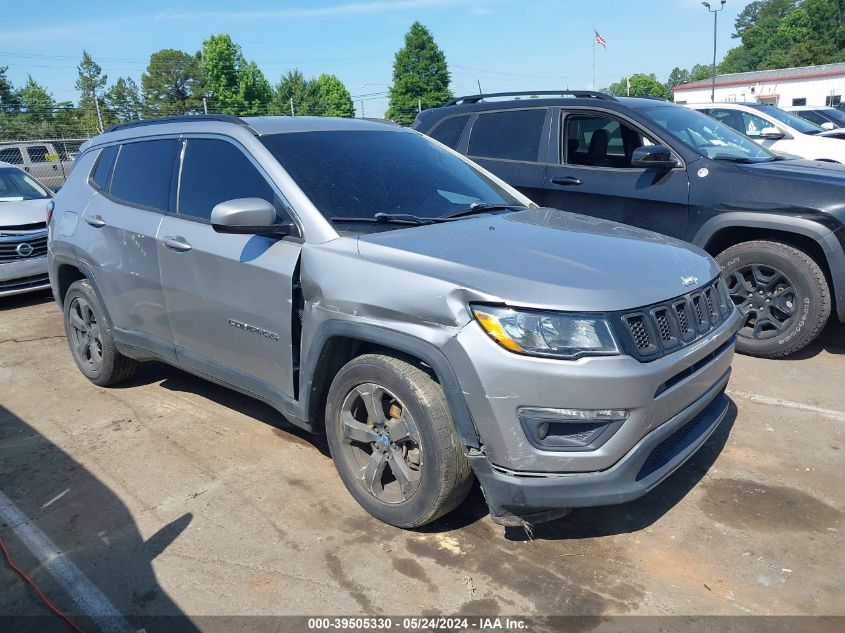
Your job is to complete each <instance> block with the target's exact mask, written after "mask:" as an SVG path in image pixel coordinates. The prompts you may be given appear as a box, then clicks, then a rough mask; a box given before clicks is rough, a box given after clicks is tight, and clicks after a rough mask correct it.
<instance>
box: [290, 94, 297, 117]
mask: <svg viewBox="0 0 845 633" xmlns="http://www.w3.org/2000/svg"><path fill="white" fill-rule="evenodd" d="M290 115H291V116H296V113H295V112H294V111H293V97H291V98H290Z"/></svg>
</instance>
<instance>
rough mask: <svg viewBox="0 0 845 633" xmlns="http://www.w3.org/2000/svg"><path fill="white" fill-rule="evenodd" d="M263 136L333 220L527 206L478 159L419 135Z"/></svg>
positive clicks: (366, 132) (347, 132)
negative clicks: (475, 205) (474, 163)
mask: <svg viewBox="0 0 845 633" xmlns="http://www.w3.org/2000/svg"><path fill="white" fill-rule="evenodd" d="M260 140H261V142H262V143H264V145H265V146H266V147H267V149H269V150H270V152H271V153H272V154H273V156H275V158H276V159H277V160H278V161H279V163H281V165H282V167H284V168H285V170H286V171H287V172H288V174H290V176H291V178H293V179H294V181H296V184H297V185H298V186H299V187H300V189H302V191H303V192H304V193H305V195H307V196H308V197H309V198H310V200H311V202H313V204H314V205H315V206H316V207H317V209H319V211H320V212H321V213H322V214H323V215H324V216H325V217H327V218H340V219H342V218H362V217H364V218H373V217H374V216H375V214H376V213H406V214H413V215H415V216H419V217H424V218H437V217H441V216H444V215H446V214H448V213H451V212H455V211H460V210H462V209H465V208H466V207H468V206H469V205H471V204H473V203H476V202H478V203H491V204H509V205H519V206H521V205H522V203H521V202H520V201H519V200H518V199H516V198H515V197H514V196H512V195H511V194H510V193H508V191H507V190H506V189H504V188H503V187H501V186H500V185H498V184H497V183H496V182H495V181H494V180H492V179H490V178H489V177H488V176H486V175H484V174H483V173H481V172H480V171H478V170H477V169H476V168H475V167H473V166H472V165H471V164H469V163H467V162H466V161H464V160H463V159H461V158H460V157H458V156H455V155H454V154H452V153H451V152H449V151H447V150H444V149H442V148H441V147H439V146H437V145H436V144H434V143H433V142H432V141H431V140H430V139H429V138H427V137H425V136H423V135H421V134H416V133H414V132H407V131H399V130H385V131H381V130H379V131H375V130H335V131H320V132H291V133H285V134H271V135H267V136H262V137H260Z"/></svg>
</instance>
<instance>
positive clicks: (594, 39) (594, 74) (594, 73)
mask: <svg viewBox="0 0 845 633" xmlns="http://www.w3.org/2000/svg"><path fill="white" fill-rule="evenodd" d="M595 89H596V23H595V22H593V90H595Z"/></svg>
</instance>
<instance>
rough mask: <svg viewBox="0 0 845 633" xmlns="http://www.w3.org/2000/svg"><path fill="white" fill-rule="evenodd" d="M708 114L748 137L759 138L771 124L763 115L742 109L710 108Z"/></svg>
mask: <svg viewBox="0 0 845 633" xmlns="http://www.w3.org/2000/svg"><path fill="white" fill-rule="evenodd" d="M710 116H712V117H713V118H714V119H716V120H717V121H719V122H720V123H724V124H725V125H727V126H728V127H732V128H733V129H735V130H736V131H737V132H739V133H740V134H745V136H747V137H748V138H760V135H761V133H762V132H763V130H764V129H765V128H767V127H772V124H771V123H769V122H768V121H766V119H764V118H763V117H759V116H757V115H754V114H750V113H748V112H743V111H742V110H727V109H722V108H713V109H712V110H710Z"/></svg>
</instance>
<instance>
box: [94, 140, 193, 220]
mask: <svg viewBox="0 0 845 633" xmlns="http://www.w3.org/2000/svg"><path fill="white" fill-rule="evenodd" d="M178 147H179V142H178V141H177V140H176V139H162V140H158V141H139V142H137V143H126V144H125V145H123V146H121V148H120V152H119V153H118V155H117V164H116V165H115V168H114V174H113V175H112V182H111V188H110V190H109V193H110V194H111V196H112V197H113V198H116V199H117V200H120V201H121V202H127V203H129V204H131V205H135V206H139V207H144V208H147V209H153V210H157V211H167V210H168V207H169V202H170V185H171V181H172V178H173V165H174V163H175V161H176V153H177V150H178Z"/></svg>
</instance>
